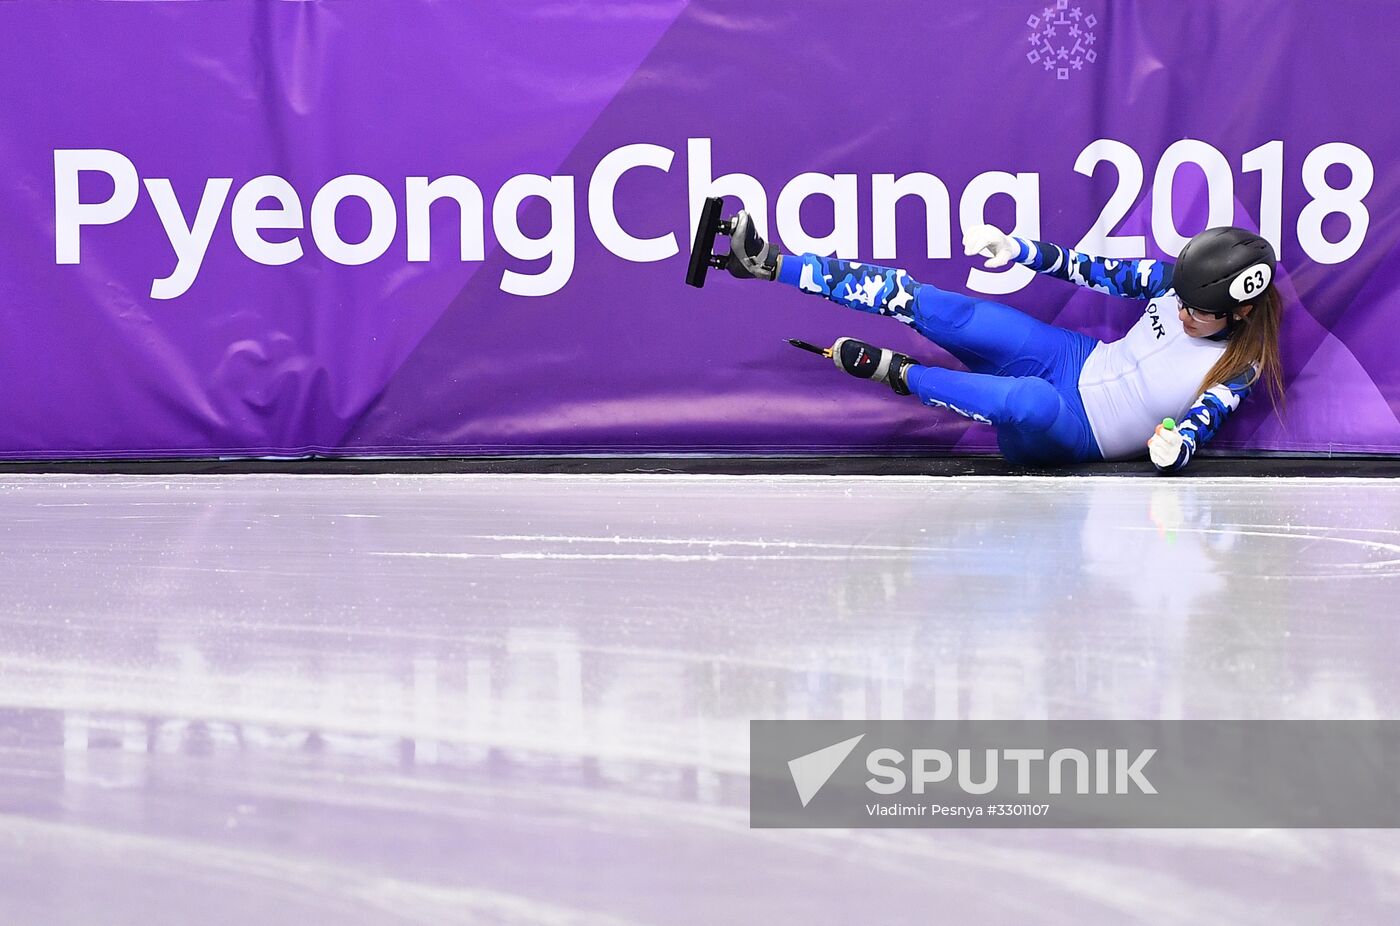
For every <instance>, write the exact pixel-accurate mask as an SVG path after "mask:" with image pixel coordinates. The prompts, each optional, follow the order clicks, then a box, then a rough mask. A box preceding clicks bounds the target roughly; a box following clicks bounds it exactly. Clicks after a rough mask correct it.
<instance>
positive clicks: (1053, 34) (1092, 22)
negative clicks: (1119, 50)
mask: <svg viewBox="0 0 1400 926" xmlns="http://www.w3.org/2000/svg"><path fill="white" fill-rule="evenodd" d="M1069 4H1070V0H1055V2H1054V4H1053V5H1051V6H1047V7H1045V8H1044V9H1042V10H1041V11H1040V12H1039V13H1032V14H1031V16H1030V18H1029V19H1027V20H1026V25H1027V26H1029V27H1030V29H1031V34H1030V35H1029V36H1028V37H1027V39H1026V41H1027V42H1028V43H1029V44H1030V46H1031V50H1030V51H1028V52H1026V60H1027V61H1029V62H1030V63H1031V64H1038V65H1040V67H1041V68H1042V69H1043V70H1045V71H1047V72H1053V73H1054V75H1055V79H1056V80H1069V78H1070V73H1071V72H1073V71H1082V70H1084V66H1085V65H1086V64H1093V63H1094V62H1095V61H1097V60H1099V53H1098V51H1097V50H1096V49H1095V48H1094V45H1095V44H1096V43H1097V42H1098V36H1097V34H1096V33H1095V32H1094V28H1095V27H1096V26H1098V25H1099V18H1098V17H1097V16H1095V15H1094V14H1093V13H1085V12H1084V9H1083V7H1079V6H1073V7H1072V6H1070V5H1069Z"/></svg>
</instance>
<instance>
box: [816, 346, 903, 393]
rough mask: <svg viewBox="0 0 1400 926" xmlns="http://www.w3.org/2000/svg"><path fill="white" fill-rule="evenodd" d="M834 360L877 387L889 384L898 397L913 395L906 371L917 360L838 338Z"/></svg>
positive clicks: (832, 353)
mask: <svg viewBox="0 0 1400 926" xmlns="http://www.w3.org/2000/svg"><path fill="white" fill-rule="evenodd" d="M831 359H832V362H833V363H835V364H836V365H837V366H838V367H840V368H841V369H843V370H845V371H846V372H847V373H849V374H851V375H852V376H859V377H860V378H861V379H873V380H874V381H875V382H877V383H888V384H889V386H890V388H891V389H893V390H894V391H895V392H897V393H898V394H900V395H908V394H909V384H908V383H906V382H905V381H904V371H905V368H906V367H908V366H910V365H911V364H913V363H914V358H912V357H910V356H909V355H908V354H901V353H898V352H896V351H892V350H890V349H888V348H884V347H872V346H871V345H869V344H866V343H865V342H864V341H857V340H856V339H855V338H838V339H837V341H836V343H835V344H833V345H831Z"/></svg>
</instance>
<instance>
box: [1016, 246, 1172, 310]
mask: <svg viewBox="0 0 1400 926" xmlns="http://www.w3.org/2000/svg"><path fill="white" fill-rule="evenodd" d="M1011 240H1012V241H1014V242H1016V244H1017V246H1018V247H1020V249H1021V252H1020V253H1019V254H1018V255H1017V256H1016V262H1017V263H1019V264H1024V265H1025V266H1027V267H1030V268H1031V269H1032V270H1034V271H1035V272H1036V273H1046V274H1049V275H1050V276H1053V277H1059V278H1060V279H1061V280H1068V281H1069V282H1071V283H1078V284H1079V285H1080V286H1087V287H1088V288H1090V289H1093V290H1097V291H1099V292H1101V293H1108V294H1109V295H1110V296H1126V297H1127V298H1129V299H1156V298H1157V297H1158V296H1163V295H1166V293H1167V291H1168V290H1170V289H1171V288H1172V269H1173V265H1172V264H1168V263H1164V262H1163V261H1160V260H1131V259H1126V258H1125V259H1123V260H1115V259H1113V258H1110V257H1090V256H1089V255H1088V254H1080V253H1079V252H1078V251H1074V250H1071V249H1070V248H1062V247H1060V246H1059V245H1058V244H1050V243H1048V242H1045V241H1031V240H1030V239H1028V238H1015V237H1013V238H1012V239H1011Z"/></svg>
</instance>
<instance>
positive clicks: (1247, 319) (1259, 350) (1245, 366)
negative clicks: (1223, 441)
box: [1200, 284, 1284, 417]
mask: <svg viewBox="0 0 1400 926" xmlns="http://www.w3.org/2000/svg"><path fill="white" fill-rule="evenodd" d="M1253 304H1254V308H1253V309H1252V310H1251V311H1250V313H1249V314H1248V315H1245V316H1243V317H1242V318H1241V319H1240V320H1239V321H1237V322H1235V331H1234V333H1233V334H1231V335H1230V340H1228V341H1226V342H1225V343H1226V347H1225V353H1224V354H1222V355H1221V356H1220V359H1219V360H1217V361H1215V365H1214V366H1213V367H1211V368H1210V372H1209V373H1207V374H1206V378H1205V379H1204V380H1202V381H1201V388H1200V391H1201V392H1205V391H1206V390H1207V389H1209V388H1210V387H1211V386H1214V385H1215V384H1216V383H1223V382H1225V381H1227V380H1229V379H1231V378H1233V377H1235V376H1239V375H1240V374H1241V373H1245V372H1247V371H1249V370H1251V369H1253V371H1254V375H1253V376H1252V377H1251V378H1250V380H1249V381H1250V383H1257V382H1258V381H1259V380H1261V379H1262V380H1263V381H1264V386H1265V388H1266V389H1267V390H1268V393H1269V399H1270V401H1271V402H1272V403H1273V406H1274V413H1275V414H1278V415H1279V416H1280V417H1282V414H1283V407H1284V399H1283V370H1282V367H1281V366H1280V363H1279V348H1278V341H1279V324H1280V321H1281V319H1282V316H1283V297H1281V296H1280V295H1279V293H1278V289H1277V288H1276V287H1274V286H1273V285H1272V284H1270V286H1269V288H1268V289H1266V290H1264V293H1263V295H1262V296H1260V297H1259V298H1258V299H1256V300H1254V303H1253Z"/></svg>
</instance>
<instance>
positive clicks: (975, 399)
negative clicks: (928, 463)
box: [716, 212, 1283, 473]
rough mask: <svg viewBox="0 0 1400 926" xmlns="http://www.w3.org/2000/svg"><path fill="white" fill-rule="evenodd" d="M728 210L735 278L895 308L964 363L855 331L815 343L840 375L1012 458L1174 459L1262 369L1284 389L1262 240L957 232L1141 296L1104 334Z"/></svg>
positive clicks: (1037, 265) (990, 259) (1270, 264)
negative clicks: (784, 244) (1104, 245)
mask: <svg viewBox="0 0 1400 926" xmlns="http://www.w3.org/2000/svg"><path fill="white" fill-rule="evenodd" d="M726 224H727V228H728V229H731V230H732V234H730V256H729V258H728V260H727V261H724V262H723V266H725V267H726V268H727V269H728V270H729V272H730V273H731V274H732V275H733V276H736V277H740V278H756V279H762V280H775V281H777V282H779V283H786V284H788V285H789V286H795V287H797V288H798V289H800V290H801V291H803V292H805V293H812V294H814V295H818V296H822V297H824V298H826V299H829V300H831V301H832V302H836V303H839V304H841V305H844V306H849V307H850V308H853V309H858V310H860V311H862V312H871V313H875V314H879V315H887V316H890V317H891V318H895V319H898V320H899V321H901V322H903V323H904V324H906V325H910V326H912V327H913V328H914V330H916V331H918V332H919V333H920V334H922V335H924V336H925V337H927V338H928V339H930V340H931V341H934V342H935V343H937V344H938V345H940V346H941V347H943V348H944V349H945V350H947V351H948V352H949V353H951V354H952V355H953V356H954V357H956V358H957V359H958V360H959V361H961V362H962V363H963V364H964V365H966V366H967V369H968V371H969V372H963V371H960V370H946V369H943V368H941V367H932V366H924V365H922V364H919V363H916V362H915V361H914V360H913V359H912V358H910V357H908V356H907V355H905V354H900V353H896V352H895V351H892V350H888V349H883V348H877V347H872V346H871V345H869V344H866V343H864V342H862V341H857V340H855V339H854V338H841V339H840V340H838V341H837V342H836V344H835V345H833V346H832V348H831V350H830V351H829V353H830V355H831V357H832V360H833V361H834V362H835V363H836V365H837V366H838V367H840V368H841V369H842V370H845V371H846V372H847V373H850V374H851V375H853V376H858V377H861V378H863V379H871V380H875V381H877V382H882V383H887V384H888V385H889V386H890V388H892V389H893V390H894V391H895V392H896V393H898V394H900V395H909V394H911V393H912V394H914V395H916V396H918V398H919V400H920V401H921V402H923V403H924V404H925V405H931V406H938V407H941V408H948V409H951V410H952V411H954V412H956V413H958V414H959V415H963V416H964V417H967V418H971V419H973V420H974V421H980V422H983V423H985V424H990V425H992V426H993V427H995V428H996V430H997V445H998V446H999V447H1000V448H1001V452H1002V454H1003V455H1004V456H1005V457H1006V459H1007V460H1008V461H1010V462H1012V463H1017V464H1032V465H1056V464H1072V463H1085V462H1091V461H1095V460H1123V459H1129V458H1133V457H1139V456H1141V455H1142V454H1143V452H1144V449H1146V451H1147V453H1148V456H1150V458H1151V460H1152V463H1153V465H1154V466H1156V468H1157V471H1158V472H1161V473H1171V472H1177V471H1179V470H1181V469H1182V468H1183V467H1185V466H1186V464H1187V463H1189V462H1190V461H1191V457H1192V455H1193V454H1195V452H1196V451H1197V450H1199V449H1200V448H1201V447H1202V446H1204V445H1205V443H1206V442H1207V441H1209V440H1210V439H1211V438H1212V437H1214V436H1215V434H1216V432H1217V431H1218V430H1219V429H1220V426H1221V424H1222V423H1224V421H1225V419H1226V418H1227V417H1229V415H1230V413H1231V412H1233V411H1234V410H1235V409H1236V408H1238V407H1239V404H1240V402H1241V401H1243V400H1244V398H1245V397H1246V396H1248V395H1249V393H1250V391H1251V390H1252V389H1253V387H1254V386H1255V385H1256V384H1257V383H1259V381H1260V380H1263V381H1264V383H1265V384H1266V386H1267V388H1268V391H1269V393H1270V395H1271V398H1272V399H1273V402H1274V405H1275V408H1278V407H1279V405H1280V403H1281V402H1282V396H1283V389H1282V377H1281V375H1280V370H1279V318H1280V315H1281V312H1282V299H1281V298H1280V296H1279V293H1278V290H1277V288H1276V287H1275V286H1274V283H1273V277H1274V269H1275V258H1274V249H1273V247H1271V246H1270V245H1269V243H1268V242H1267V241H1265V240H1264V239H1263V238H1261V237H1259V236H1258V235H1255V234H1253V233H1251V232H1249V231H1246V230H1245V229H1242V228H1210V229H1207V230H1205V231H1203V232H1201V233H1200V234H1199V235H1197V236H1195V237H1194V238H1192V239H1191V240H1190V241H1189V242H1188V243H1187V245H1186V247H1185V248H1184V249H1183V250H1182V252H1181V256H1180V257H1179V258H1178V259H1177V261H1176V263H1175V264H1170V263H1165V262H1162V261H1156V260H1112V259H1105V258H1099V257H1090V256H1087V255H1084V254H1079V253H1077V252H1075V251H1072V250H1070V249H1068V248H1062V247H1060V246H1058V245H1054V244H1047V243H1044V242H1040V241H1030V240H1026V239H1023V238H1014V237H1011V236H1009V235H1006V234H1003V233H1002V232H1001V231H999V230H997V229H996V228H994V227H993V226H990V225H984V226H981V227H979V228H975V229H973V230H971V231H970V232H969V233H968V234H967V235H966V236H965V237H964V239H963V246H964V250H965V251H966V252H967V254H968V256H973V255H977V254H980V255H983V256H986V257H987V261H986V266H987V267H988V268H989V269H995V268H997V267H1002V266H1005V265H1006V264H1008V263H1009V262H1011V261H1013V260H1014V261H1016V262H1017V263H1020V264H1023V265H1025V266H1027V267H1030V268H1031V269H1033V270H1035V271H1037V272H1040V273H1046V274H1049V275H1051V276H1055V277H1058V278H1060V279H1062V280H1068V281H1070V282H1072V283H1078V284H1079V285H1080V286H1087V287H1089V288H1090V289H1094V290H1098V291H1099V292H1104V293H1110V294H1112V295H1115V296H1126V297H1128V298H1132V299H1143V300H1147V307H1146V310H1145V311H1144V312H1143V315H1142V317H1141V318H1140V319H1138V321H1137V323H1136V324H1134V325H1133V327H1132V329H1131V330H1129V331H1128V333H1127V334H1126V335H1124V336H1123V337H1122V338H1120V339H1118V340H1116V341H1108V342H1104V341H1099V340H1097V339H1095V338H1091V337H1089V336H1087V335H1084V334H1081V333H1079V332H1077V331H1071V330H1069V329H1066V328H1059V327H1056V326H1054V325H1048V324H1045V323H1044V322H1041V321H1037V320H1036V319H1034V318H1031V317H1030V316H1029V315H1026V314H1024V313H1022V312H1019V311H1017V310H1016V309H1013V308H1010V307H1009V306H1005V305H1002V304H1001V303H998V302H993V301H990V300H986V299H978V298H975V297H972V296H964V295H961V294H959V293H951V292H946V291H944V290H941V289H938V288H937V287H935V286H931V285H929V284H927V283H920V282H918V281H916V280H914V279H913V278H912V277H910V276H909V275H908V274H907V273H905V272H904V271H903V270H896V269H891V268H887V267H877V266H874V265H871V264H863V263H856V262H852V261H844V260H838V259H835V258H827V257H818V256H816V255H815V254H803V255H800V256H795V255H791V254H783V253H781V252H780V251H779V250H778V249H777V248H776V247H774V246H773V245H771V244H769V243H768V242H766V241H764V240H763V239H762V238H761V237H760V236H759V234H758V232H757V230H756V229H755V228H754V226H753V222H752V221H751V220H750V218H749V216H748V215H747V213H745V212H740V213H739V214H738V215H737V216H735V218H734V219H732V220H731V221H730V223H726ZM719 263H720V262H719V260H716V264H717V265H719ZM1169 418H1170V419H1175V421H1176V422H1177V424H1176V426H1175V427H1173V426H1172V422H1168V421H1166V419H1169ZM1144 445H1146V448H1144Z"/></svg>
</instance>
